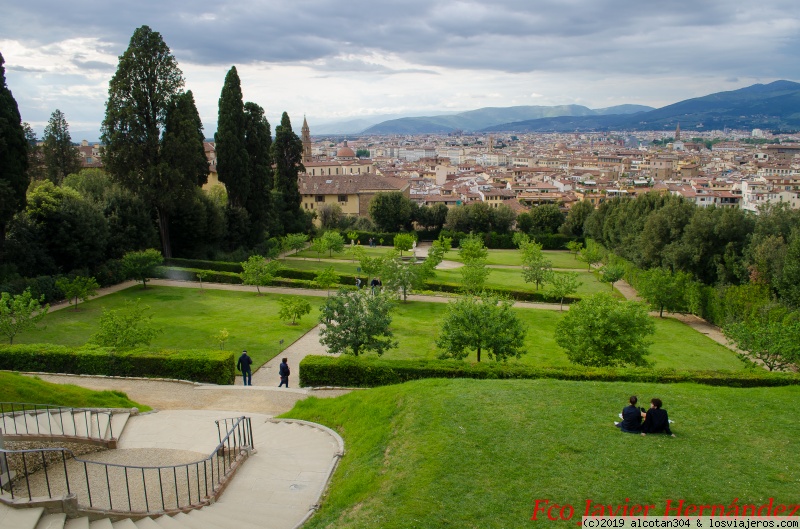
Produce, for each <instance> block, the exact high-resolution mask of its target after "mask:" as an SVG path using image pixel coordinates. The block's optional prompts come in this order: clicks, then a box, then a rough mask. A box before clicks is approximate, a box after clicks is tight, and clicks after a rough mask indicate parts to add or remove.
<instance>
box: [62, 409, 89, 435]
mask: <svg viewBox="0 0 800 529" xmlns="http://www.w3.org/2000/svg"><path fill="white" fill-rule="evenodd" d="M61 421H63V422H62V424H63V432H64V435H67V436H70V437H88V432H89V429H88V428H90V426H89V424H88V421H89V413H88V412H77V413H73V412H71V411H66V410H65V411H63V412H61Z"/></svg>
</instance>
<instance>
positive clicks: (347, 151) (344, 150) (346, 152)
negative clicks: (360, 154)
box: [336, 144, 356, 158]
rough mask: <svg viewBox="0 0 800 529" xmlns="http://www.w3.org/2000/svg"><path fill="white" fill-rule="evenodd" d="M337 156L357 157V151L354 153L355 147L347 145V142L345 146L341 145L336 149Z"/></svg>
mask: <svg viewBox="0 0 800 529" xmlns="http://www.w3.org/2000/svg"><path fill="white" fill-rule="evenodd" d="M336 157H337V158H355V157H356V153H354V152H353V149H351V148H350V147H348V146H347V144H345V145H344V147H339V150H337V151H336Z"/></svg>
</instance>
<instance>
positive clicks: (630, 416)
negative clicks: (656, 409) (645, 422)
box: [614, 395, 642, 433]
mask: <svg viewBox="0 0 800 529" xmlns="http://www.w3.org/2000/svg"><path fill="white" fill-rule="evenodd" d="M628 402H629V404H628V405H627V406H625V407H624V408H622V422H615V423H614V426H616V427H617V428H619V429H620V430H621V431H623V432H625V433H639V432H640V431H641V429H642V411H641V409H639V408H637V407H636V403H637V402H639V399H637V398H636V395H631V398H630V399H628Z"/></svg>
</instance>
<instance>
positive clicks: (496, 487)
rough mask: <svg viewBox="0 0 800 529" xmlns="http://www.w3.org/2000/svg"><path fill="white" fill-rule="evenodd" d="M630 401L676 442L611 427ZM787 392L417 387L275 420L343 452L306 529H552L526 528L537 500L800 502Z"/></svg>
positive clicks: (798, 426)
mask: <svg viewBox="0 0 800 529" xmlns="http://www.w3.org/2000/svg"><path fill="white" fill-rule="evenodd" d="M630 394H638V395H639V396H640V397H641V398H643V399H649V398H650V397H653V396H658V397H660V398H661V399H663V400H664V403H665V408H666V409H667V410H668V411H669V413H670V417H671V418H672V419H673V420H674V421H675V424H674V425H673V430H674V432H675V434H676V435H677V437H676V438H668V437H666V436H661V435H652V436H648V437H641V436H638V435H630V434H624V433H621V432H620V431H619V430H617V429H616V428H614V426H613V424H612V421H613V420H615V419H616V418H617V414H618V413H619V412H620V410H621V409H622V407H623V405H624V403H625V401H626V399H627V397H628V396H629V395H630ZM798 397H800V388H797V387H782V388H756V389H734V388H718V387H708V386H699V385H693V384H673V385H657V384H626V383H585V382H584V383H581V382H568V381H554V380H532V381H476V380H449V381H445V380H425V381H419V382H411V383H407V384H403V385H400V386H388V387H384V388H377V389H371V390H368V391H358V392H354V393H351V394H349V395H345V396H342V397H339V398H336V399H316V398H309V399H307V400H304V401H300V402H298V403H297V405H296V406H295V408H294V409H293V410H292V411H291V412H289V413H288V414H286V415H285V416H286V417H292V418H297V419H305V420H310V421H315V422H319V423H321V424H325V425H327V426H329V427H331V428H334V429H336V430H337V431H338V432H339V433H340V434H341V435H342V436H343V438H344V440H345V447H346V450H347V453H346V454H345V456H344V458H343V459H342V461H341V463H340V466H339V468H338V469H337V471H336V474H335V475H334V478H333V482H332V484H331V487H330V489H329V493H328V495H327V497H326V498H325V500H324V502H323V504H322V508H321V509H320V511H318V513H317V514H316V515H315V516H314V517H313V518H312V519H311V520H310V521H309V522H308V523H307V524H306V526H305V527H308V528H311V529H313V528H323V527H336V528H337V529H342V528H353V529H355V528H369V529H372V528H375V527H381V528H382V529H391V528H407V527H415V528H442V527H453V528H456V527H457V528H480V529H487V528H509V527H527V526H529V525H530V526H540V527H551V526H552V525H553V524H554V523H556V522H549V521H546V520H545V521H541V522H532V521H530V518H531V515H532V513H533V506H534V502H535V500H536V499H549V500H550V501H551V502H556V503H559V504H561V505H564V504H572V505H574V506H575V510H576V516H579V515H580V513H581V512H582V511H583V509H584V508H585V502H586V500H587V499H591V500H593V501H594V502H600V503H605V504H614V505H618V504H621V503H625V501H626V499H628V498H629V499H630V502H631V503H642V504H645V503H646V504H654V505H656V509H657V510H656V514H659V515H663V514H664V507H665V505H666V500H667V499H672V500H676V501H677V500H681V499H683V500H686V501H687V502H689V503H695V504H709V503H710V504H724V505H728V504H730V503H731V501H733V500H734V499H735V498H738V501H739V504H747V503H755V504H757V505H760V504H763V503H765V502H767V501H768V500H769V498H771V497H772V498H775V503H787V504H788V503H797V500H798V495H797V490H798V485H800V467H798V465H797V462H796V454H797V453H798V450H800V423H798V421H797V420H796V418H795V415H794V413H793V412H792V411H791V410H793V409H794V408H795V403H796V401H797V399H798ZM765 419H767V420H765ZM574 523H575V520H573V521H571V522H560V526H562V527H574ZM556 524H557V525H558V523H556Z"/></svg>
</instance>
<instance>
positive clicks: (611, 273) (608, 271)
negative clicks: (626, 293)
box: [600, 264, 625, 291]
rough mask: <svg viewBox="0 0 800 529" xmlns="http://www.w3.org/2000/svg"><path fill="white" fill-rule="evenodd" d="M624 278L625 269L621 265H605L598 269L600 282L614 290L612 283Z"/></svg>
mask: <svg viewBox="0 0 800 529" xmlns="http://www.w3.org/2000/svg"><path fill="white" fill-rule="evenodd" d="M623 277H625V267H624V266H622V265H621V264H607V265H606V266H604V267H603V268H601V269H600V281H602V282H603V283H608V284H609V285H610V286H611V290H612V291H613V290H614V283H616V282H617V281H619V280H620V279H622V278H623Z"/></svg>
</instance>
